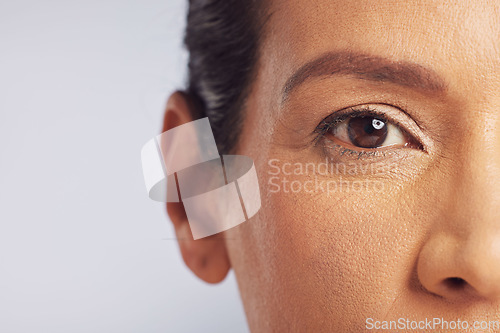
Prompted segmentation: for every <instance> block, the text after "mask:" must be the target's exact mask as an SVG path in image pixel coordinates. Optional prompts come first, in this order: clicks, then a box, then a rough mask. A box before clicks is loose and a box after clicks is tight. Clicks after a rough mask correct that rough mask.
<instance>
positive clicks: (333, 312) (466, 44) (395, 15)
mask: <svg viewBox="0 0 500 333" xmlns="http://www.w3.org/2000/svg"><path fill="white" fill-rule="evenodd" d="M269 13H270V16H269V20H268V22H267V25H266V27H265V31H264V40H263V41H262V43H261V55H260V60H259V64H258V67H257V77H256V80H255V82H254V83H253V86H252V93H251V96H250V98H249V100H248V103H247V109H246V110H245V122H244V129H243V132H242V133H241V137H240V142H239V146H238V154H243V155H248V156H250V157H252V158H253V159H254V161H255V163H256V168H257V170H258V172H259V180H260V187H261V194H262V203H263V204H262V208H261V210H260V212H259V213H258V215H257V216H256V217H254V218H253V219H252V220H250V221H249V222H247V223H243V224H241V225H240V226H238V227H236V228H234V229H231V230H229V231H228V232H227V233H226V238H227V241H226V243H227V248H228V252H229V257H230V261H231V265H232V267H233V268H234V270H235V273H236V276H237V279H238V283H239V286H240V290H241V294H242V298H243V301H244V305H245V309H246V312H247V316H248V319H249V324H250V328H251V329H252V331H255V332H266V331H277V330H278V329H279V331H283V332H284V331H297V332H306V331H328V332H359V331H362V330H365V329H366V328H369V325H370V322H371V323H375V322H376V321H380V322H381V321H384V320H398V319H399V318H405V319H408V320H425V319H426V318H427V319H429V320H432V319H433V318H443V319H444V320H448V321H454V320H455V321H456V320H458V319H460V320H462V321H465V320H467V321H468V323H469V324H470V327H472V325H473V322H474V321H475V320H478V321H494V320H500V137H499V136H500V112H499V111H500V93H499V91H500V56H499V52H500V42H499V36H500V5H499V3H498V2H497V1H494V0H491V1H487V0H484V1H483V0H477V1H456V0H454V1H443V0H440V1H435V0H433V1H430V0H422V1H398V2H394V1H385V0H378V1H363V0H349V1H331V0H318V1H312V2H311V1H302V0H286V1H272V2H271V3H270V8H269ZM437 328H439V329H441V326H439V327H436V329H437ZM484 331H493V329H491V330H489V329H486V330H484ZM497 331H498V327H497Z"/></svg>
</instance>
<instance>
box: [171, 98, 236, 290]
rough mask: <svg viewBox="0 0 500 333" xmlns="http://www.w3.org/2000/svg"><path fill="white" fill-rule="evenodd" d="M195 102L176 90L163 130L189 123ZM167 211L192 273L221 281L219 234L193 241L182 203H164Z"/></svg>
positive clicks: (224, 267) (224, 269) (225, 268)
mask: <svg viewBox="0 0 500 333" xmlns="http://www.w3.org/2000/svg"><path fill="white" fill-rule="evenodd" d="M194 107H195V106H194V103H193V102H192V101H190V99H189V97H188V96H187V95H186V94H185V93H182V92H175V93H174V94H172V95H171V96H170V98H169V99H168V102H167V107H166V111H165V116H164V120H163V132H165V131H168V130H170V129H172V128H174V127H177V126H179V125H182V124H185V123H188V122H191V121H193V120H195V119H193V115H194V114H197V110H193V108H194ZM167 213H168V215H169V217H170V220H171V221H172V224H173V226H174V228H175V233H176V236H177V240H178V243H179V248H180V250H181V254H182V258H183V259H184V262H185V263H186V265H187V266H188V267H189V269H191V271H193V273H194V274H195V275H196V276H198V277H199V278H201V279H202V280H204V281H206V282H208V283H217V282H220V281H222V280H223V279H224V278H225V277H226V275H227V273H228V272H229V269H230V267H231V265H230V262H229V257H228V254H227V250H226V243H225V240H224V238H223V236H222V234H218V235H213V236H209V237H205V238H202V239H197V240H194V238H193V235H192V233H191V229H190V226H189V222H188V219H187V216H186V211H185V209H184V205H183V204H182V202H181V203H175V202H169V203H167Z"/></svg>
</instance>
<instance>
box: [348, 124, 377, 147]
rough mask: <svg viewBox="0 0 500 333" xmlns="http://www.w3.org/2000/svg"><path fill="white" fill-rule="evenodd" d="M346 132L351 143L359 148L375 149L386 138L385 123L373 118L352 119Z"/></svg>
mask: <svg viewBox="0 0 500 333" xmlns="http://www.w3.org/2000/svg"><path fill="white" fill-rule="evenodd" d="M347 131H348V134H349V139H350V140H351V142H352V143H353V144H354V145H355V146H358V147H361V148H377V147H379V146H380V145H381V144H382V143H384V141H385V139H386V137H387V126H386V121H385V120H382V119H378V118H375V117H353V118H351V119H350V120H349V124H348V126H347Z"/></svg>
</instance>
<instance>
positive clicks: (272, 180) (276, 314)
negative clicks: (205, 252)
mask: <svg viewBox="0 0 500 333" xmlns="http://www.w3.org/2000/svg"><path fill="white" fill-rule="evenodd" d="M259 164H260V167H259V180H260V186H261V193H262V208H261V210H260V212H259V213H258V215H257V216H256V217H255V219H254V220H251V221H249V223H244V224H243V225H241V227H238V228H237V229H238V234H239V237H238V238H239V239H240V240H241V242H242V243H241V244H243V245H242V247H241V248H240V249H239V250H237V252H238V253H239V254H238V258H237V259H235V260H236V261H238V263H237V265H238V266H237V267H236V268H235V270H236V271H237V275H239V276H241V277H242V278H241V279H243V280H244V281H241V279H240V277H238V279H239V280H240V288H242V289H246V287H245V286H251V287H248V292H246V293H245V291H244V290H242V292H243V297H244V298H245V294H246V296H247V299H251V300H253V301H249V302H253V303H252V304H253V306H255V307H262V304H263V303H262V300H265V302H264V304H266V305H267V306H266V310H265V311H263V313H260V314H259V315H260V316H269V320H275V321H276V320H277V321H279V320H283V321H286V320H288V321H292V322H293V320H295V319H296V320H299V319H298V318H300V321H301V323H302V324H304V321H305V322H308V323H307V325H309V326H308V327H312V326H310V325H318V323H322V322H323V321H322V320H319V321H318V316H320V317H321V316H328V317H330V318H345V319H346V321H345V322H346V323H347V322H351V323H352V322H357V323H364V321H365V320H366V318H367V317H373V316H378V317H381V316H385V315H386V314H387V313H388V312H390V311H391V308H389V307H390V305H391V304H394V301H395V300H396V299H397V298H398V297H400V296H401V294H402V293H408V292H411V291H410V290H411V288H410V287H411V284H412V283H415V278H416V276H415V273H414V272H415V267H416V263H417V259H418V253H419V251H420V248H421V245H422V244H423V240H424V239H425V235H426V233H427V231H426V230H427V227H426V226H427V225H428V223H427V218H428V213H429V212H428V211H425V210H423V209H422V208H423V207H425V206H427V205H428V204H429V203H426V202H424V201H423V200H422V199H419V196H418V195H416V194H417V193H419V192H420V191H421V190H420V189H418V188H416V187H414V186H407V187H399V188H390V186H389V185H390V184H387V188H386V190H384V191H381V192H379V193H377V195H374V193H373V192H370V191H365V190H361V191H360V190H359V188H357V187H348V186H344V187H343V188H340V187H337V189H336V191H335V192H331V193H324V192H316V191H310V189H311V188H310V187H307V186H310V184H311V183H310V182H309V183H307V182H308V181H310V180H311V177H309V176H302V175H279V176H275V175H271V176H270V170H269V169H268V168H267V169H266V167H265V166H264V164H263V163H259ZM285 179H286V181H287V183H286V186H284V185H283V184H284V183H283V180H285ZM336 181H337V185H339V183H338V179H337V180H336ZM277 184H279V189H278V185H277ZM306 184H309V185H306ZM344 185H345V184H344ZM351 185H352V184H351ZM408 198H413V199H412V200H410V199H408ZM419 212H420V213H419ZM424 212H425V213H424ZM242 248H244V250H241V249H242ZM242 262H244V264H242ZM243 266H245V267H243ZM256 290H258V291H257V292H256ZM406 296H408V295H406ZM405 298H406V297H405ZM280 318H281V319H280ZM284 318H286V320H285V319H284ZM294 318H295V319H294ZM313 318H316V319H314V320H313ZM330 324H332V325H333V322H332V323H330ZM337 324H338V322H337ZM322 325H324V322H323V324H322ZM336 328H338V327H336ZM350 329H352V325H351V326H350ZM346 331H347V327H346Z"/></svg>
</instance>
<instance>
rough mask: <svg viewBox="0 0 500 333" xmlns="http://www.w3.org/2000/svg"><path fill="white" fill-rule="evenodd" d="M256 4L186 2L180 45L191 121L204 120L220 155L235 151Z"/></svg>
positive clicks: (242, 0) (253, 47)
mask: <svg viewBox="0 0 500 333" xmlns="http://www.w3.org/2000/svg"><path fill="white" fill-rule="evenodd" d="M257 2H259V3H260V2H261V1H260V0H189V10H188V15H187V27H186V35H185V39H184V43H185V45H186V47H187V50H188V51H189V63H188V87H187V91H186V93H187V94H188V95H189V96H190V98H191V100H193V101H194V105H195V110H194V113H195V114H193V116H194V117H195V118H201V117H208V118H209V121H210V125H211V126H212V130H213V132H214V137H215V141H216V143H217V147H218V149H219V152H220V153H221V154H225V153H230V152H231V151H233V150H234V149H235V147H236V144H237V140H238V135H239V133H240V131H241V127H242V122H243V116H244V115H243V112H242V110H243V109H244V106H245V101H246V98H247V96H248V93H249V87H250V83H251V82H252V80H253V76H254V75H253V74H254V68H255V67H256V63H257V58H258V43H259V34H260V30H261V28H260V24H259V22H260V20H259V15H258V12H259V10H258V9H259V7H260V6H259V5H260V4H258V3H257Z"/></svg>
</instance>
